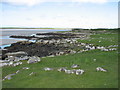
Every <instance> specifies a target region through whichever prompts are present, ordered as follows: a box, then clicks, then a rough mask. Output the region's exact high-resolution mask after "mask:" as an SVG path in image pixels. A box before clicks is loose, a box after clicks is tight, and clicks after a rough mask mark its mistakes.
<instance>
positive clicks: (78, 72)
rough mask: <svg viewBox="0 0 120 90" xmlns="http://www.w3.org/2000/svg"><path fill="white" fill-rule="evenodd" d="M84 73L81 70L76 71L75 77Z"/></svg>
mask: <svg viewBox="0 0 120 90" xmlns="http://www.w3.org/2000/svg"><path fill="white" fill-rule="evenodd" d="M84 72H85V71H84V70H82V69H78V70H76V75H82V74H83V73H84Z"/></svg>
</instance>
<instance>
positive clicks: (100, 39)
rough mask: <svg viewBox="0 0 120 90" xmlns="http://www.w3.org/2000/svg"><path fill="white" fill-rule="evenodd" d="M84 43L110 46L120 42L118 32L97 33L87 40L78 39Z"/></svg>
mask: <svg viewBox="0 0 120 90" xmlns="http://www.w3.org/2000/svg"><path fill="white" fill-rule="evenodd" d="M78 41H79V42H83V43H92V44H94V45H98V46H109V45H116V44H118V34H115V33H114V34H96V35H91V36H90V38H89V39H87V40H78Z"/></svg>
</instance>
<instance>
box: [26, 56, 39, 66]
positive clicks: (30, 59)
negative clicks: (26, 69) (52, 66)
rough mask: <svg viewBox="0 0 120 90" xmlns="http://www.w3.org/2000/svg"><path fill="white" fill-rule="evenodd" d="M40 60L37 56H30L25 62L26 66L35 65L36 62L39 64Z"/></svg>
mask: <svg viewBox="0 0 120 90" xmlns="http://www.w3.org/2000/svg"><path fill="white" fill-rule="evenodd" d="M40 61H41V60H40V58H39V57H37V56H32V57H30V58H29V60H28V61H27V63H28V64H31V63H37V62H40Z"/></svg>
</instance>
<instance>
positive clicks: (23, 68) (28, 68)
mask: <svg viewBox="0 0 120 90" xmlns="http://www.w3.org/2000/svg"><path fill="white" fill-rule="evenodd" d="M22 69H30V68H29V67H23V68H22Z"/></svg>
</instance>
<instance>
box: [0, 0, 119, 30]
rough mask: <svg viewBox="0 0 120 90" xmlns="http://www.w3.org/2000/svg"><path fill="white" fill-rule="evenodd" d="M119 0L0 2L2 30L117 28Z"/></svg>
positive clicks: (1, 0)
mask: <svg viewBox="0 0 120 90" xmlns="http://www.w3.org/2000/svg"><path fill="white" fill-rule="evenodd" d="M118 1H119V0H0V13H2V14H0V17H1V19H2V20H0V25H1V26H2V27H53V28H118Z"/></svg>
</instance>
